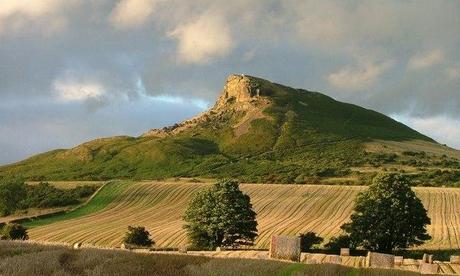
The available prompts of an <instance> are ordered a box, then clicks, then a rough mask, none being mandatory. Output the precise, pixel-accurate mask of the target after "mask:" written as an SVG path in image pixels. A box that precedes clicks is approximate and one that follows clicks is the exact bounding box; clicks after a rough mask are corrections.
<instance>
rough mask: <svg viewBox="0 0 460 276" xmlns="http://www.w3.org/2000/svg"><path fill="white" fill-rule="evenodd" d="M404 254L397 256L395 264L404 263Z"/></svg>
mask: <svg viewBox="0 0 460 276" xmlns="http://www.w3.org/2000/svg"><path fill="white" fill-rule="evenodd" d="M403 260H404V257H403V256H395V266H401V265H402V264H403Z"/></svg>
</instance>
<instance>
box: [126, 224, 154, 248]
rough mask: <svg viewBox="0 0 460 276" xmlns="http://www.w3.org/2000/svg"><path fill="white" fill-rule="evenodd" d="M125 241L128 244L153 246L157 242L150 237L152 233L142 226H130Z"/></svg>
mask: <svg viewBox="0 0 460 276" xmlns="http://www.w3.org/2000/svg"><path fill="white" fill-rule="evenodd" d="M123 241H124V242H125V243H127V244H134V245H140V246H151V245H154V244H155V242H154V241H153V240H152V239H150V233H149V232H148V231H147V230H145V227H142V226H138V227H135V226H128V232H126V235H125V238H124V239H123Z"/></svg>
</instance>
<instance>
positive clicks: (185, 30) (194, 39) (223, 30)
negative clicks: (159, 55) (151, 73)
mask: <svg viewBox="0 0 460 276" xmlns="http://www.w3.org/2000/svg"><path fill="white" fill-rule="evenodd" d="M169 36H170V37H172V38H175V39H177V40H178V49H177V51H178V53H177V54H178V58H179V61H182V62H184V63H197V64H204V63H207V62H209V61H211V60H212V59H216V58H222V57H224V56H226V55H227V54H229V53H230V51H231V50H232V48H233V46H234V45H233V44H234V41H233V38H232V35H231V31H230V27H229V25H228V23H227V22H226V21H225V20H224V18H223V16H221V15H220V14H218V13H212V12H207V13H204V14H202V15H201V16H200V17H198V19H197V20H195V21H193V22H191V23H188V24H185V25H180V26H178V27H177V28H175V29H174V30H173V31H172V32H170V33H169Z"/></svg>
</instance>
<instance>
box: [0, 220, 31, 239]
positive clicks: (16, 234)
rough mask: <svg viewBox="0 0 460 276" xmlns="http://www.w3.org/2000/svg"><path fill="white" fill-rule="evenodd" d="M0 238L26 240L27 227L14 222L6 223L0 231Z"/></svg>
mask: <svg viewBox="0 0 460 276" xmlns="http://www.w3.org/2000/svg"><path fill="white" fill-rule="evenodd" d="M1 239H2V240H27V239H29V236H28V235H27V229H26V228H25V227H24V226H22V225H20V224H16V223H8V224H6V225H5V226H3V228H2V231H1Z"/></svg>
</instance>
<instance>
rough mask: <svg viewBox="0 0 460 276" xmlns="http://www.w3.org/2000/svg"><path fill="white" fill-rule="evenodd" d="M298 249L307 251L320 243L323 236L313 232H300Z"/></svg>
mask: <svg viewBox="0 0 460 276" xmlns="http://www.w3.org/2000/svg"><path fill="white" fill-rule="evenodd" d="M299 237H300V249H301V251H302V252H307V251H308V250H310V249H311V248H312V247H313V245H316V244H320V243H322V242H323V240H324V239H323V238H321V237H319V236H317V235H316V233H315V232H308V233H305V234H300V236H299Z"/></svg>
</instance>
